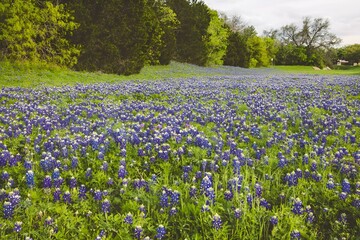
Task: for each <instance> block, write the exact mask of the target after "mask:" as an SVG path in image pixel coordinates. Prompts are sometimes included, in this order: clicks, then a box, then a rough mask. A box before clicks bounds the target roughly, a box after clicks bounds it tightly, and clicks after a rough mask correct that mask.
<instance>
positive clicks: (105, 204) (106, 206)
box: [101, 198, 110, 213]
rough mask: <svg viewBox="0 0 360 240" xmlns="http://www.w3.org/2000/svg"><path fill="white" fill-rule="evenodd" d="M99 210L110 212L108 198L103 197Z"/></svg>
mask: <svg viewBox="0 0 360 240" xmlns="http://www.w3.org/2000/svg"><path fill="white" fill-rule="evenodd" d="M101 211H102V212H103V213H109V212H110V201H109V200H108V199H106V198H105V199H104V201H103V202H102V204H101Z"/></svg>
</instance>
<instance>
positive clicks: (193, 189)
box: [189, 186, 197, 198]
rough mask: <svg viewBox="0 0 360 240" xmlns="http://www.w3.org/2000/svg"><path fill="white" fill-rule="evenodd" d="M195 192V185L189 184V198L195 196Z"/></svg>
mask: <svg viewBox="0 0 360 240" xmlns="http://www.w3.org/2000/svg"><path fill="white" fill-rule="evenodd" d="M196 193H197V189H196V187H195V186H191V187H190V191H189V195H190V197H191V198H193V197H195V196H196Z"/></svg>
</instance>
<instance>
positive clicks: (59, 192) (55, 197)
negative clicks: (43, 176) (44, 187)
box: [53, 188, 61, 202]
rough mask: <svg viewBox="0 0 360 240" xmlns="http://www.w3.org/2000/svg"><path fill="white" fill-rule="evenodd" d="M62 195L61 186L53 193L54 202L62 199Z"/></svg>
mask: <svg viewBox="0 0 360 240" xmlns="http://www.w3.org/2000/svg"><path fill="white" fill-rule="evenodd" d="M60 195H61V190H60V188H56V189H55V191H54V193H53V197H54V202H57V201H60Z"/></svg>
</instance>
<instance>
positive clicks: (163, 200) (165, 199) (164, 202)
mask: <svg viewBox="0 0 360 240" xmlns="http://www.w3.org/2000/svg"><path fill="white" fill-rule="evenodd" d="M160 206H161V207H167V206H169V202H168V195H167V193H166V191H165V190H163V191H162V193H161V196H160Z"/></svg>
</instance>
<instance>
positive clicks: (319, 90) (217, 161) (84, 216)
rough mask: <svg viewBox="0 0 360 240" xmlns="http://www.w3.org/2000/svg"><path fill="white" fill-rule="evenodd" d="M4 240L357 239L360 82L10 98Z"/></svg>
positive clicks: (261, 81)
mask: <svg viewBox="0 0 360 240" xmlns="http://www.w3.org/2000/svg"><path fill="white" fill-rule="evenodd" d="M0 103H1V104H0V211H1V213H0V214H1V216H0V218H1V221H0V238H1V239H34V240H35V239H270V238H272V239H356V238H357V237H359V236H360V209H359V208H360V175H359V164H360V147H359V144H360V138H359V136H360V81H359V77H351V76H319V75H312V76H310V75H269V74H257V75H250V74H246V75H242V76H241V75H239V76H235V75H233V76H227V77H210V78H205V77H202V78H195V77H194V78H187V79H167V80H158V81H157V80H154V81H122V82H119V83H114V84H109V83H99V84H91V85H75V86H63V87H37V88H19V87H12V88H11V87H6V88H2V89H1V91H0Z"/></svg>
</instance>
